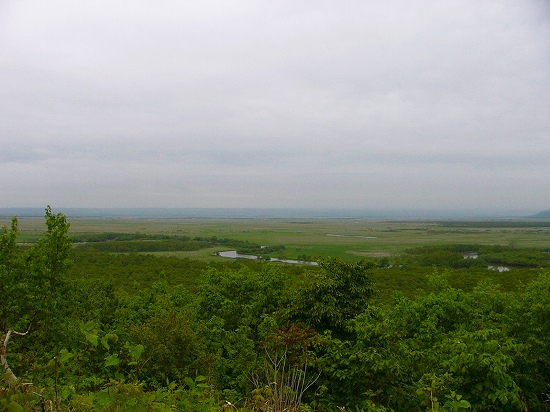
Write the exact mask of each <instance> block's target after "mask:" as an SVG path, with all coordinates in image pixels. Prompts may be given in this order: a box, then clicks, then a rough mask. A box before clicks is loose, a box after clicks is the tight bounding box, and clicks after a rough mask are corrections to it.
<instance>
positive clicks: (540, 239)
mask: <svg viewBox="0 0 550 412" xmlns="http://www.w3.org/2000/svg"><path fill="white" fill-rule="evenodd" d="M69 222H70V224H71V228H70V234H72V235H75V234H84V233H104V232H116V233H142V234H156V235H158V234H163V235H169V236H188V237H190V238H195V237H197V236H198V237H213V236H215V237H217V238H219V239H223V238H229V239H236V240H246V241H249V242H252V243H256V244H260V245H279V244H282V245H285V250H284V251H283V255H284V256H283V257H286V258H289V259H292V258H296V257H297V256H298V255H308V256H321V257H341V258H343V259H346V260H358V259H361V258H365V257H367V258H369V257H389V256H393V255H397V254H401V253H403V251H405V250H406V249H408V248H411V247H418V246H424V245H443V244H479V245H503V246H514V247H519V248H531V247H534V248H539V249H547V248H550V221H548V220H546V221H541V220H513V221H511V220H477V221H445V220H441V221H427V220H426V221H391V220H361V219H300V220H281V219H272V220H270V219H201V220H198V219H84V218H73V219H69ZM0 224H1V225H7V224H9V220H8V219H3V220H0ZM19 227H20V231H21V236H20V241H21V242H32V241H34V240H35V239H37V238H38V237H39V236H40V235H41V233H42V232H43V230H44V229H43V227H44V223H43V219H42V218H20V219H19ZM224 249H226V250H227V248H224V247H214V248H209V249H202V250H198V251H192V252H159V253H164V254H169V255H175V256H180V257H190V258H193V259H200V260H213V259H223V258H219V257H217V256H215V255H214V252H216V251H220V250H224Z"/></svg>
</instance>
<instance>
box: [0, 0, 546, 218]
mask: <svg viewBox="0 0 550 412" xmlns="http://www.w3.org/2000/svg"><path fill="white" fill-rule="evenodd" d="M0 113H2V115H1V116H2V121H1V122H0V144H1V149H0V189H1V193H2V196H1V198H0V208H10V207H44V206H45V205H47V204H51V205H52V206H53V207H54V208H55V209H59V208H61V209H59V210H58V211H61V212H63V209H62V208H132V207H146V208H273V209H277V208H290V209H292V208H295V209H370V210H381V209H390V210H470V211H473V210H493V211H501V212H502V211H510V210H525V211H529V212H533V213H534V212H537V211H541V210H547V209H549V208H550V5H549V3H548V2H546V1H543V0H540V1H539V0H526V1H522V2H515V1H505V0H495V1H491V2H472V1H469V0H450V1H445V2H440V1H428V0H426V1H419V2H408V1H405V0H390V1H388V2H384V3H378V2H362V1H355V0H352V1H349V2H346V3H337V2H328V1H321V2H318V1H316V2H313V1H304V2H290V1H286V0H284V1H280V2H262V1H260V2H247V1H241V0H237V1H233V2H223V1H219V0H218V1H209V0H207V1H203V2H190V1H168V0H166V1H164V0H161V1H156V2H153V1H142V0H136V1H131V2H130V1H120V2H116V3H112V2H107V1H105V0H98V1H95V2H85V3H83V2H71V1H68V0H63V1H61V0H52V1H48V2H40V1H26V2H20V1H14V0H5V1H3V2H1V3H0Z"/></svg>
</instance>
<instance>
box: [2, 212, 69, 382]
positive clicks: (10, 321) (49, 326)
mask: <svg viewBox="0 0 550 412" xmlns="http://www.w3.org/2000/svg"><path fill="white" fill-rule="evenodd" d="M45 218H46V227H47V230H46V232H45V234H44V236H43V237H42V238H41V239H40V240H39V241H38V242H37V243H36V244H34V245H33V246H32V247H31V248H28V249H24V248H21V247H19V246H18V245H17V243H16V240H17V236H18V220H17V218H13V219H12V223H11V227H10V229H7V228H6V227H4V228H3V229H2V236H1V238H0V285H1V286H0V288H1V289H0V292H1V293H2V295H1V296H2V298H1V299H0V313H1V314H2V319H1V320H0V326H1V327H2V330H1V332H2V334H3V336H4V338H3V352H4V353H3V355H2V364H3V365H4V368H5V369H6V370H7V371H8V372H11V370H10V369H9V366H8V364H7V360H6V354H5V352H6V351H7V346H8V343H9V338H10V336H11V335H12V334H16V335H24V334H27V333H29V331H31V330H32V331H36V330H41V333H40V336H41V338H42V341H45V342H48V343H52V341H54V340H56V338H57V335H58V331H57V330H55V326H56V325H57V324H58V323H59V322H61V319H60V318H61V316H59V313H58V309H59V307H60V306H63V305H64V304H65V303H66V296H65V295H66V294H67V292H68V284H67V282H66V279H65V277H64V275H65V274H66V271H67V268H68V267H69V260H68V255H69V252H70V250H71V239H70V238H69V236H68V230H69V224H68V223H67V221H66V218H65V216H64V215H63V214H61V213H58V214H54V213H53V212H52V209H51V207H50V206H48V207H46V213H45ZM24 330H26V332H22V331H24ZM46 349H47V347H43V350H46ZM12 376H13V377H14V378H15V375H12Z"/></svg>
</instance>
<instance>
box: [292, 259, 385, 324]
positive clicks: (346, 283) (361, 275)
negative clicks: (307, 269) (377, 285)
mask: <svg viewBox="0 0 550 412" xmlns="http://www.w3.org/2000/svg"><path fill="white" fill-rule="evenodd" d="M319 266H320V267H321V270H320V271H318V272H315V273H312V277H313V279H312V280H310V279H308V280H306V283H305V284H304V285H303V286H302V287H301V288H299V289H298V290H297V292H296V294H295V295H294V296H293V297H292V302H291V307H290V312H291V313H290V315H291V317H292V318H294V319H295V320H297V321H301V322H303V323H304V324H308V325H311V326H313V327H315V328H317V329H318V330H321V331H322V330H332V331H333V332H335V333H344V332H345V330H346V325H347V323H348V322H349V321H350V320H351V319H353V318H354V317H356V316H357V315H359V314H360V313H361V312H363V311H364V310H365V309H366V308H367V305H368V303H369V300H370V299H371V298H372V297H373V296H374V288H373V282H372V277H371V271H372V270H373V269H374V268H376V267H377V264H376V263H375V262H373V261H369V260H365V259H364V260H361V261H359V262H344V261H343V260H341V259H329V260H324V261H320V262H319Z"/></svg>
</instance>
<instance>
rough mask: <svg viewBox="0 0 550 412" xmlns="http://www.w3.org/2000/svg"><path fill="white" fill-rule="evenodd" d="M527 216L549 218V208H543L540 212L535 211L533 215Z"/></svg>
mask: <svg viewBox="0 0 550 412" xmlns="http://www.w3.org/2000/svg"><path fill="white" fill-rule="evenodd" d="M528 217H530V218H532V219H550V209H548V210H543V211H542V212H538V213H535V214H534V215H531V216H528Z"/></svg>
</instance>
